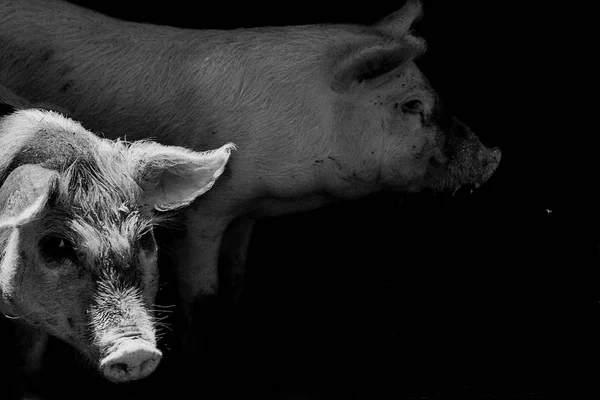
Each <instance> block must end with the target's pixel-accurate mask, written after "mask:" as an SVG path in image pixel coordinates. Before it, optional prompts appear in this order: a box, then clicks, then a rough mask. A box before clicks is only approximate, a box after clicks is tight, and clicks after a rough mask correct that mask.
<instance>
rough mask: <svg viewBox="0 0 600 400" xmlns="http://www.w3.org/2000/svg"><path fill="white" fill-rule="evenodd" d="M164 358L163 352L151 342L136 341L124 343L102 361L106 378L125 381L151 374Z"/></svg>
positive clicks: (119, 381)
mask: <svg viewBox="0 0 600 400" xmlns="http://www.w3.org/2000/svg"><path fill="white" fill-rule="evenodd" d="M161 358H162V353H161V352H160V351H159V350H157V349H156V348H155V347H153V346H151V345H150V344H148V343H146V342H142V341H134V342H129V343H126V344H124V345H123V346H121V347H119V348H118V349H117V350H116V351H114V352H113V353H111V354H110V355H109V356H107V357H106V358H105V359H104V360H102V362H101V369H102V372H103V374H104V376H105V377H106V379H108V380H110V381H111V382H115V383H123V382H129V381H134V380H137V379H143V378H145V377H147V376H148V375H150V374H151V373H152V372H154V370H155V369H156V367H157V366H158V363H160V360H161Z"/></svg>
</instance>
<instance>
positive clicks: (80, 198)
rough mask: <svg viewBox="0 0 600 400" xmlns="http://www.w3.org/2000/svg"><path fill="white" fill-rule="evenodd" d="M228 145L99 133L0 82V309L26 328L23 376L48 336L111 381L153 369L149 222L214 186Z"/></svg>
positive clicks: (156, 353) (156, 356)
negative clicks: (190, 146)
mask: <svg viewBox="0 0 600 400" xmlns="http://www.w3.org/2000/svg"><path fill="white" fill-rule="evenodd" d="M232 149H234V145H233V144H232V143H228V144H224V145H223V146H222V147H220V148H218V149H216V150H212V151H206V152H194V151H190V150H187V149H185V148H182V147H175V146H163V145H160V144H158V143H155V142H152V141H137V142H132V143H128V142H125V141H121V140H114V141H113V140H108V139H102V138H99V137H98V136H96V135H94V134H93V133H91V132H89V131H88V130H86V129H85V128H84V127H83V126H82V125H80V124H79V123H78V122H76V121H74V120H72V119H69V118H67V117H65V116H63V115H62V114H60V113H58V112H55V111H50V110H44V109H40V108H31V106H28V105H27V102H26V101H24V100H22V99H20V98H18V97H17V96H16V95H14V94H13V93H12V92H10V91H9V90H7V89H5V88H2V87H0V310H1V311H2V313H3V314H4V315H6V316H8V317H10V318H12V319H15V320H16V321H18V322H19V323H20V324H19V325H20V326H21V328H20V329H25V330H26V331H27V339H26V340H25V342H26V343H27V344H26V346H25V347H26V348H27V349H28V354H22V357H23V358H24V364H25V369H26V373H30V374H33V375H35V372H36V368H39V366H40V361H41V357H42V355H43V350H44V347H45V343H46V340H47V338H48V335H52V336H55V337H58V338H60V339H62V340H64V341H66V342H67V343H69V344H71V345H72V346H74V347H75V348H76V349H78V350H79V352H81V353H82V354H83V355H84V356H85V358H87V359H88V360H89V361H90V362H91V363H92V364H93V365H95V366H96V367H97V369H98V370H99V371H100V372H101V373H102V374H103V375H104V377H106V379H108V380H109V381H111V382H116V383H119V382H128V381H133V380H136V379H141V378H144V377H146V376H148V375H150V374H151V373H152V372H153V371H154V370H155V368H156V367H157V365H158V364H159V362H160V360H161V357H162V354H161V351H160V350H159V349H158V348H157V338H156V321H155V318H154V316H153V310H152V309H153V308H155V307H154V301H155V297H156V294H157V288H158V267H157V244H156V242H155V238H154V236H153V228H154V227H155V226H157V225H158V224H160V223H162V222H164V221H165V220H166V219H167V218H168V216H169V215H171V214H170V213H165V212H168V211H173V210H177V209H180V208H182V207H185V206H186V205H188V204H190V203H191V202H192V201H193V200H194V199H196V198H197V197H198V196H200V195H202V194H203V193H205V192H206V191H207V190H209V189H210V188H211V186H212V185H213V184H214V182H215V180H216V179H217V178H218V177H219V176H220V175H221V173H222V172H223V170H224V168H225V165H226V163H227V161H228V159H229V155H230V152H231V151H232ZM23 327H24V328H23ZM27 371H28V372H27Z"/></svg>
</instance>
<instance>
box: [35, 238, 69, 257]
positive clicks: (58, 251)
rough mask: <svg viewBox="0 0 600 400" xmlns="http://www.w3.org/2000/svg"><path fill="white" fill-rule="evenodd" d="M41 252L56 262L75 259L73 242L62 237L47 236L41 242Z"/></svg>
mask: <svg viewBox="0 0 600 400" xmlns="http://www.w3.org/2000/svg"><path fill="white" fill-rule="evenodd" d="M40 250H41V251H42V253H43V254H44V256H46V257H48V258H50V259H52V260H55V261H58V260H61V259H63V258H74V257H75V250H74V249H73V245H72V244H71V242H69V241H68V240H67V239H65V238H62V237H60V236H46V237H45V238H43V239H42V240H41V242H40Z"/></svg>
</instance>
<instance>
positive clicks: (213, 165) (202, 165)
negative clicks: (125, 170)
mask: <svg viewBox="0 0 600 400" xmlns="http://www.w3.org/2000/svg"><path fill="white" fill-rule="evenodd" d="M234 149H235V145H234V144H233V143H228V144H226V145H224V146H222V147H220V148H218V149H215V150H210V151H205V152H195V151H191V150H188V149H185V148H183V147H176V146H163V145H161V144H158V143H154V142H134V143H132V145H131V148H130V153H129V154H130V156H131V160H130V161H131V162H133V169H134V171H133V177H134V179H135V180H136V181H137V183H138V185H139V186H140V187H141V188H142V190H143V191H144V195H145V197H146V202H147V204H148V205H150V206H151V207H153V208H154V209H156V210H158V211H169V210H175V209H178V208H181V207H184V206H187V205H188V204H190V203H191V202H192V201H194V200H195V199H196V197H198V196H200V195H202V194H203V193H205V192H206V191H207V190H209V189H210V188H211V187H212V185H213V184H214V183H215V181H216V180H217V178H218V177H219V176H220V175H221V174H222V173H223V170H224V169H225V164H227V160H229V155H230V153H231V150H234Z"/></svg>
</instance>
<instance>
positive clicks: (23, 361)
mask: <svg viewBox="0 0 600 400" xmlns="http://www.w3.org/2000/svg"><path fill="white" fill-rule="evenodd" d="M15 335H16V340H17V351H18V352H17V354H18V357H19V360H18V365H17V370H18V373H19V377H18V378H17V382H18V385H19V386H20V388H19V392H20V393H21V394H22V395H23V397H22V398H36V397H35V396H37V395H38V391H39V390H40V386H41V383H42V382H41V370H42V366H43V359H44V354H45V352H46V346H47V344H48V334H46V333H44V332H42V331H41V330H39V329H37V328H34V327H31V326H29V325H25V324H24V323H17V324H16V329H15Z"/></svg>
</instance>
